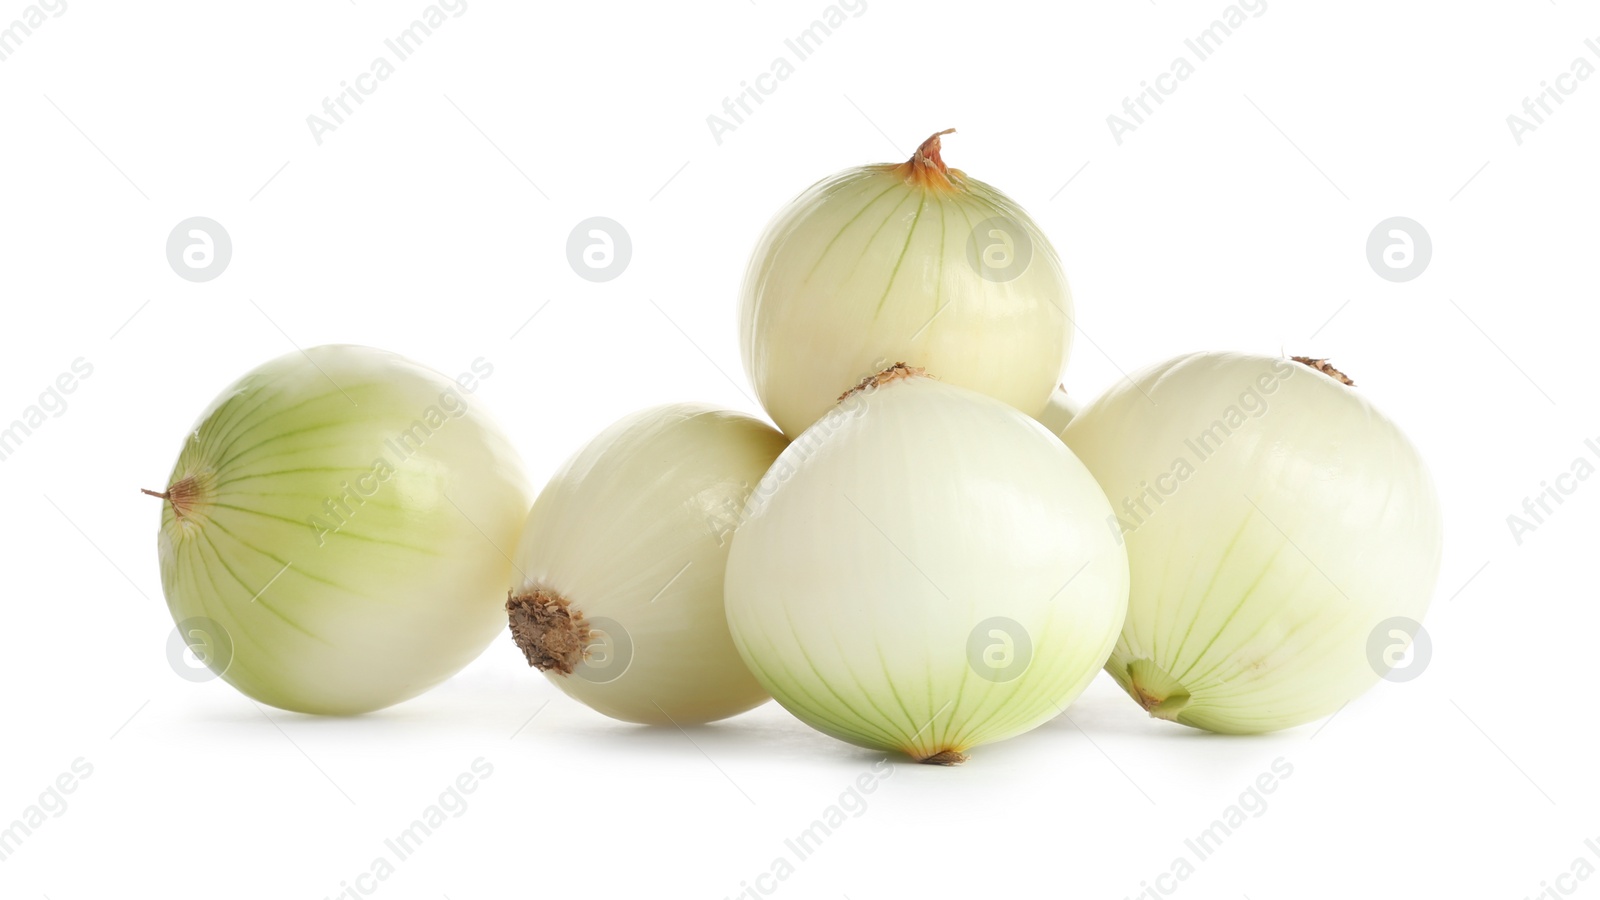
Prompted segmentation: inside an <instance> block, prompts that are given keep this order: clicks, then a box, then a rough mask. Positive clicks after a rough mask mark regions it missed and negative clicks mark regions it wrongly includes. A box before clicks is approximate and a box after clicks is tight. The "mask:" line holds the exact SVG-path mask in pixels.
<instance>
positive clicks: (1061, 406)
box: [1036, 384, 1083, 437]
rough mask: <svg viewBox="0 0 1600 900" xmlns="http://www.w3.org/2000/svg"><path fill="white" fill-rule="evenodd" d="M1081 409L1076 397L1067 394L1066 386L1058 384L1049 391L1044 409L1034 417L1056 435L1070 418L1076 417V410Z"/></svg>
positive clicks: (1070, 421)
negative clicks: (1048, 400) (1048, 397)
mask: <svg viewBox="0 0 1600 900" xmlns="http://www.w3.org/2000/svg"><path fill="white" fill-rule="evenodd" d="M1082 409H1083V404H1081V403H1079V402H1078V400H1077V398H1076V397H1072V396H1069V395H1068V394H1067V386H1066V385H1064V384H1063V385H1059V386H1057V387H1056V389H1055V390H1053V391H1051V392H1050V402H1049V403H1047V404H1045V407H1044V411H1043V412H1041V413H1039V415H1038V416H1037V417H1036V418H1037V419H1038V420H1039V424H1040V425H1043V426H1044V427H1046V428H1048V429H1050V430H1051V431H1052V432H1054V433H1055V436H1056V437H1060V436H1061V432H1063V431H1065V430H1066V429H1067V426H1068V425H1069V424H1071V423H1072V420H1073V419H1075V418H1077V415H1078V412H1079V411H1080V410H1082Z"/></svg>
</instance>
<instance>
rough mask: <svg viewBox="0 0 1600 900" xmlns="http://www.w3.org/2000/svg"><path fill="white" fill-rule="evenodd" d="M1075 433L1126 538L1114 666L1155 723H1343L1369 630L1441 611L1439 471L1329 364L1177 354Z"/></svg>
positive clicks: (1114, 395)
mask: <svg viewBox="0 0 1600 900" xmlns="http://www.w3.org/2000/svg"><path fill="white" fill-rule="evenodd" d="M1313 362H1321V361H1313ZM1219 422H1220V423H1221V428H1220V429H1219V428H1218V425H1217V423H1219ZM1207 434H1209V435H1211V436H1210V437H1206V436H1205V435H1207ZM1063 438H1064V440H1065V441H1066V443H1067V445H1068V446H1069V447H1071V448H1072V449H1073V450H1074V451H1075V452H1076V453H1077V454H1078V456H1079V457H1080V458H1081V459H1082V460H1083V461H1084V463H1085V464H1086V465H1088V467H1089V469H1090V470H1091V471H1093V472H1094V473H1095V476H1096V477H1097V478H1098V479H1099V480H1100V484H1101V486H1102V487H1103V488H1104V489H1105V491H1106V495H1107V496H1108V497H1110V498H1111V502H1112V506H1113V507H1114V508H1115V509H1116V510H1117V513H1118V515H1119V517H1120V522H1114V523H1111V526H1110V527H1116V528H1118V529H1119V530H1122V531H1125V532H1126V533H1125V539H1126V541H1127V547H1128V558H1129V565H1130V569H1131V572H1132V587H1131V591H1130V596H1129V606H1128V620H1127V625H1126V627H1125V628H1124V629H1123V633H1122V636H1121V637H1120V638H1119V639H1118V641H1117V647H1116V649H1115V650H1114V651H1113V652H1112V654H1111V658H1110V660H1109V661H1108V662H1107V664H1106V669H1107V671H1109V672H1110V673H1111V675H1112V676H1113V677H1114V678H1116V679H1117V681H1118V683H1119V684H1121V685H1122V686H1123V688H1124V689H1125V690H1127V691H1128V692H1129V694H1130V695H1131V696H1133V697H1134V698H1135V700H1137V701H1139V702H1140V704H1141V705H1142V706H1144V707H1145V708H1146V709H1148V710H1150V712H1151V713H1152V714H1153V715H1156V716H1158V717H1160V718H1166V719H1171V720H1173V721H1177V722H1180V723H1182V724H1185V725H1191V726H1194V727H1196V728H1203V729H1207V730H1210V731H1215V732H1223V733H1232V734H1248V733H1258V732H1267V731H1275V730H1278V729H1283V728H1289V727H1292V726H1295V725H1299V724H1303V723H1306V722H1310V721H1313V720H1315V719H1318V718H1321V717H1323V716H1326V715H1329V714H1331V713H1333V712H1335V711H1336V710H1338V709H1339V708H1340V707H1341V706H1343V705H1344V704H1345V703H1347V702H1349V701H1350V700H1351V699H1353V698H1354V697H1356V696H1357V695H1359V694H1360V693H1361V692H1363V691H1364V690H1366V689H1367V688H1368V687H1370V686H1371V685H1372V684H1374V683H1375V682H1376V681H1377V680H1378V678H1379V672H1380V669H1379V668H1377V667H1375V664H1374V661H1373V660H1372V659H1370V658H1369V650H1368V642H1369V636H1370V635H1371V633H1372V632H1373V630H1374V629H1375V628H1376V627H1377V626H1378V625H1379V624H1380V623H1382V622H1384V621H1386V620H1388V619H1390V618H1393V617H1405V618H1408V619H1411V620H1413V621H1416V622H1420V621H1421V619H1422V616H1423V614H1424V612H1425V611H1426V610H1427V607H1428V603H1429V600H1430V598H1431V597H1432V594H1433V590H1434V586H1435V582H1436V580H1437V577H1438V571H1439V560H1440V552H1441V544H1442V530H1443V525H1442V514H1441V512H1440V509H1439V500H1438V496H1437V494H1436V492H1435V489H1434V485H1433V481H1432V479H1431V477H1430V476H1429V474H1428V470H1427V466H1426V465H1425V464H1424V463H1423V460H1422V458H1421V456H1420V455H1419V454H1418V452H1417V450H1416V448H1415V447H1414V446H1413V445H1412V444H1411V442H1410V441H1409V440H1408V439H1407V438H1406V437H1405V435H1404V434H1402V433H1401V431H1400V430H1399V429H1398V428H1397V427H1396V426H1395V424H1394V423H1393V422H1391V421H1390V420H1389V419H1388V418H1386V417H1385V416H1384V415H1383V414H1382V413H1381V412H1379V411H1378V410H1377V409H1376V408H1375V407H1374V406H1373V405H1372V404H1371V403H1370V402H1368V400H1367V398H1366V397H1365V396H1364V395H1363V394H1362V393H1361V392H1360V390H1358V389H1356V388H1353V387H1347V386H1345V385H1344V384H1341V383H1339V382H1338V381H1336V380H1335V378H1333V377H1329V375H1326V374H1323V373H1322V372H1319V371H1315V370H1313V369H1312V368H1309V367H1307V366H1305V365H1302V364H1301V363H1300V362H1295V361H1291V360H1287V359H1278V358H1270V357H1264V356H1254V355H1246V354H1239V353H1195V354H1191V355H1187V356H1180V357H1177V358H1175V359H1172V360H1169V361H1167V362H1165V363H1162V364H1160V365H1157V366H1153V367H1151V368H1149V369H1146V370H1144V371H1142V372H1140V373H1138V374H1136V375H1134V376H1133V377H1132V379H1131V381H1125V382H1123V383H1121V384H1118V385H1117V386H1115V387H1113V388H1112V389H1111V390H1110V391H1108V392H1107V393H1106V394H1105V395H1103V396H1101V397H1099V398H1098V399H1096V400H1095V401H1094V402H1093V403H1091V404H1089V405H1088V406H1087V407H1085V408H1084V409H1083V410H1082V412H1080V413H1079V415H1078V416H1077V417H1076V418H1074V419H1073V421H1072V423H1071V424H1070V425H1068V426H1067V429H1066V431H1065V433H1064V435H1063Z"/></svg>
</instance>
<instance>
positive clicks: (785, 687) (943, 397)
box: [727, 367, 1127, 763]
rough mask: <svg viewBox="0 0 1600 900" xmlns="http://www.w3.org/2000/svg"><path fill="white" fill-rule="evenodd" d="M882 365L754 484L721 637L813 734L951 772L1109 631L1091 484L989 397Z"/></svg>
mask: <svg viewBox="0 0 1600 900" xmlns="http://www.w3.org/2000/svg"><path fill="white" fill-rule="evenodd" d="M915 371H916V370H907V369H905V368H904V367H895V368H894V369H891V370H890V371H889V372H887V373H885V374H883V375H882V376H879V378H878V379H876V380H874V381H872V382H870V383H869V384H868V385H867V386H866V387H865V388H864V389H861V390H859V391H857V392H854V393H852V394H850V395H848V396H847V397H845V398H844V399H843V400H842V402H841V403H840V404H839V405H838V406H836V407H835V408H834V410H833V411H831V412H830V413H829V414H828V415H826V416H824V417H823V418H822V419H821V420H819V421H818V422H817V423H816V424H815V425H813V426H812V427H811V428H810V429H809V430H807V431H806V432H805V433H804V434H802V435H801V436H800V438H799V439H797V440H796V441H795V442H794V443H793V444H791V445H790V446H789V448H788V449H787V450H785V451H784V452H783V455H782V456H780V457H778V461H777V462H776V463H774V464H773V467H772V469H771V470H770V471H769V472H768V473H767V476H766V478H764V479H763V480H762V482H761V484H759V485H758V486H757V489H756V493H755V495H754V496H753V497H752V498H751V502H750V506H749V508H748V510H747V512H746V521H745V523H744V524H743V526H742V527H741V528H740V529H739V531H738V532H737V533H736V534H735V535H734V539H733V549H732V551H731V552H730V554H729V557H728V581H727V609H728V622H729V624H730V626H731V627H732V631H733V637H734V641H735V643H736V644H737V646H738V648H739V652H740V653H741V654H742V655H743V657H744V659H745V661H746V662H747V663H749V665H750V668H751V671H753V672H754V673H755V675H756V677H757V678H758V679H760V680H761V683H762V684H763V685H765V686H766V688H767V689H768V690H769V691H771V692H772V695H773V696H774V697H775V698H777V700H778V702H779V703H781V704H783V706H784V707H785V708H787V709H789V710H790V711H791V712H793V713H794V714H795V715H797V716H799V717H800V718H801V719H802V720H804V721H805V722H806V723H807V724H809V725H811V726H813V727H815V728H817V729H818V730H820V731H823V732H826V733H827V734H830V735H833V736H834V737H837V738H840V739H841V740H845V741H849V742H851V743H855V744H860V745H862V746H867V747H875V748H882V749H888V750H895V751H899V752H902V753H905V754H907V755H909V756H911V757H912V758H914V759H917V760H920V761H923V762H934V763H952V762H959V761H961V760H962V759H964V758H965V757H964V755H963V754H964V752H965V751H966V750H967V749H969V748H971V747H973V746H976V745H978V744H983V743H988V742H991V741H998V740H1001V739H1003V738H1006V737H1010V736H1013V735H1017V734H1020V733H1022V732H1025V731H1028V730H1029V729H1031V728H1033V727H1035V726H1037V725H1039V724H1040V723H1042V722H1044V721H1045V720H1047V719H1049V718H1051V717H1052V716H1055V715H1056V714H1057V713H1058V712H1060V710H1061V709H1062V707H1064V706H1065V705H1066V704H1067V703H1069V702H1070V701H1071V700H1072V699H1073V698H1074V697H1076V696H1077V695H1078V693H1079V692H1081V691H1082V690H1083V688H1084V687H1085V686H1086V685H1087V684H1088V683H1089V681H1090V680H1091V679H1092V678H1093V677H1094V674H1095V672H1096V670H1097V669H1098V668H1099V667H1100V666H1101V665H1102V664H1104V662H1105V659H1106V655H1107V654H1108V653H1109V652H1110V650H1111V645H1112V642H1113V641H1114V640H1115V639H1116V633H1117V630H1118V629H1119V628H1120V627H1121V625H1122V619H1123V613H1124V611H1125V609H1126V603H1127V560H1126V556H1125V553H1124V551H1123V549H1122V547H1121V546H1120V544H1119V542H1118V541H1117V540H1115V536H1114V535H1113V534H1112V532H1110V531H1108V530H1107V529H1106V527H1105V520H1106V518H1107V517H1108V516H1109V515H1110V508H1109V507H1108V506H1107V503H1106V499H1105V496H1104V495H1103V494H1102V493H1101V491H1100V488H1099V487H1098V486H1097V485H1096V484H1095V481H1094V478H1093V477H1092V476H1091V475H1090V474H1089V472H1088V470H1086V469H1085V468H1084V467H1083V465H1082V464H1081V463H1079V462H1078V460H1077V459H1075V458H1074V457H1073V455H1072V454H1071V452H1069V451H1068V450H1067V448H1066V447H1065V446H1064V445H1063V444H1062V443H1061V442H1060V441H1058V440H1056V439H1055V438H1054V437H1052V436H1051V435H1050V433H1049V432H1048V431H1046V430H1044V428H1043V427H1042V426H1040V425H1039V424H1038V423H1037V422H1035V421H1033V420H1032V419H1030V418H1028V417H1027V416H1025V415H1023V414H1022V413H1021V412H1019V411H1017V410H1016V409H1014V408H1012V407H1010V406H1007V405H1006V404H1004V403H1001V402H999V401H996V400H994V399H992V398H989V397H986V396H984V395H982V394H979V393H977V392H974V391H969V390H966V389H964V388H960V387H956V386H954V385H948V384H943V383H940V382H938V381H935V380H933V379H931V378H928V377H926V376H922V375H917V374H913V373H914V372H915Z"/></svg>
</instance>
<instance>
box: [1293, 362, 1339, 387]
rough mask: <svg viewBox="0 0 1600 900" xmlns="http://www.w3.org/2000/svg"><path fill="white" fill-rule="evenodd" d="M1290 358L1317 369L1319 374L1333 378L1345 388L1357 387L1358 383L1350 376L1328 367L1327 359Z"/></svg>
mask: <svg viewBox="0 0 1600 900" xmlns="http://www.w3.org/2000/svg"><path fill="white" fill-rule="evenodd" d="M1289 358H1290V359H1292V360H1294V361H1295V362H1297V363H1299V364H1301V365H1303V366H1309V367H1310V368H1313V369H1316V370H1317V371H1318V372H1321V373H1322V374H1324V375H1326V376H1328V377H1329V378H1332V379H1333V380H1334V381H1337V382H1339V383H1340V384H1342V385H1344V386H1345V387H1355V386H1356V383H1355V382H1354V381H1351V380H1350V376H1348V375H1346V374H1344V373H1343V372H1341V371H1339V370H1338V369H1335V368H1334V367H1333V366H1330V365H1328V361H1327V360H1325V359H1312V358H1311V357H1309V356H1291V357H1289Z"/></svg>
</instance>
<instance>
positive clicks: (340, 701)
mask: <svg viewBox="0 0 1600 900" xmlns="http://www.w3.org/2000/svg"><path fill="white" fill-rule="evenodd" d="M474 368H475V369H477V375H479V376H486V375H487V374H488V373H489V372H492V371H493V370H492V367H490V366H488V365H487V364H486V363H484V362H482V361H480V362H479V363H478V364H475V367H474ZM475 385H476V377H475V376H472V375H464V376H463V377H462V378H461V379H460V380H459V382H453V381H451V380H450V379H449V378H447V377H445V376H443V375H441V374H439V373H438V372H435V371H433V370H431V369H428V368H426V367H424V366H421V365H418V364H416V363H414V362H411V361H409V360H407V359H405V358H403V357H400V356H397V355H395V354H392V353H387V352H385V351H381V350H374V349H370V348H367V347H353V346H326V347H315V348H312V349H310V350H307V351H305V352H304V353H299V352H296V353H291V354H288V355H286V356H282V357H279V358H278V359H275V360H272V361H271V362H268V363H266V364H265V365H262V366H260V367H259V368H256V369H254V370H253V371H251V372H249V373H248V374H246V375H245V376H244V377H243V378H241V379H239V380H238V381H237V382H235V383H234V384H233V385H231V386H230V387H229V388H228V389H227V390H225V391H223V392H222V394H221V396H219V397H218V398H217V400H216V401H215V402H214V403H212V405H211V407H210V408H209V409H207V410H206V411H205V412H204V413H203V414H202V415H201V416H200V420H199V422H198V424H196V425H195V427H194V428H193V429H191V431H190V433H189V434H188V436H187V437H186V438H185V439H184V443H183V450H182V452H181V453H180V454H179V456H178V463H177V466H176V467H175V468H174V469H173V472H172V477H171V479H170V480H169V482H168V486H167V489H166V490H165V491H162V492H160V493H158V494H157V496H160V497H162V498H163V499H164V500H166V502H165V503H164V504H163V505H162V513H161V530H160V535H159V548H160V554H161V582H162V586H163V588H164V589H165V591H166V596H167V605H168V607H169V608H170V609H171V612H172V616H173V618H174V619H175V620H177V621H178V623H179V627H180V630H181V631H183V632H184V633H185V634H184V637H185V639H186V640H188V641H194V642H197V643H196V644H194V645H195V646H199V645H204V646H205V647H207V648H209V649H210V650H211V651H212V652H206V653H201V654H200V655H202V657H203V658H204V659H205V661H206V663H207V664H208V665H209V666H210V667H211V668H212V669H213V670H214V671H217V672H218V673H219V674H220V675H221V676H222V677H223V678H224V679H226V680H227V681H228V682H229V683H230V684H232V685H233V686H234V687H236V688H238V689H239V690H240V691H243V692H244V693H245V694H247V695H249V696H251V697H253V698H255V699H257V700H260V701H262V702H264V703H269V704H272V705H273V706H277V707H281V708H283V709H289V710H295V711H299V712H309V713H332V714H349V713H361V712H367V711H370V710H375V709H380V708H382V707H385V706H389V705H390V704H393V703H398V702H400V701H402V700H405V699H407V698H409V697H414V696H416V695H417V694H420V693H422V692H423V691H425V690H427V689H428V688H430V687H432V686H433V685H435V684H437V683H439V682H440V681H443V680H444V679H446V678H448V677H450V675H452V674H454V673H455V672H456V671H458V670H459V669H461V667H463V666H465V665H466V664H467V663H469V662H471V661H472V660H473V659H474V658H475V657H477V656H478V654H479V653H480V652H482V650H483V648H484V647H485V646H487V645H488V643H489V642H490V641H491V640H493V639H494V636H495V634H496V633H497V632H498V631H499V630H500V629H501V628H503V627H504V625H505V620H504V617H503V613H502V612H501V604H502V603H503V601H504V597H505V584H506V579H507V577H508V573H509V572H510V569H511V564H510V562H509V560H508V559H507V558H506V556H505V555H504V554H503V553H502V550H501V549H499V548H504V550H506V551H509V550H510V549H511V548H512V547H513V546H515V544H516V539H517V536H518V534H519V532H520V530H521V528H522V522H523V519H524V518H525V517H526V515H527V510H528V503H529V501H530V496H531V492H530V491H529V489H528V486H527V484H526V482H525V481H524V479H523V476H522V470H521V463H520V461H519V459H518V457H517V454H516V451H515V450H513V449H512V447H511V446H510V444H509V443H508V442H507V441H506V438H505V436H504V435H502V434H501V432H500V430H499V428H498V427H497V426H496V425H495V424H494V423H493V421H491V420H490V419H489V418H488V416H487V415H486V414H485V413H483V412H482V411H480V410H479V409H478V408H477V407H476V405H475V404H473V403H470V402H469V401H468V397H467V395H468V394H470V393H471V390H472V388H473V386H475ZM217 647H222V648H226V652H224V653H221V654H218V653H216V652H215V648H217Z"/></svg>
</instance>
